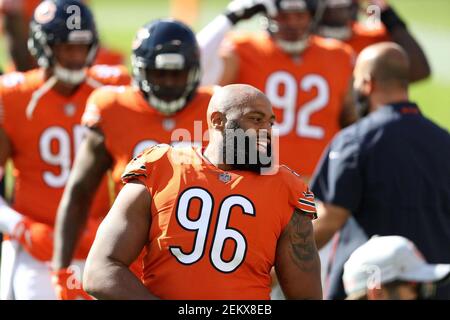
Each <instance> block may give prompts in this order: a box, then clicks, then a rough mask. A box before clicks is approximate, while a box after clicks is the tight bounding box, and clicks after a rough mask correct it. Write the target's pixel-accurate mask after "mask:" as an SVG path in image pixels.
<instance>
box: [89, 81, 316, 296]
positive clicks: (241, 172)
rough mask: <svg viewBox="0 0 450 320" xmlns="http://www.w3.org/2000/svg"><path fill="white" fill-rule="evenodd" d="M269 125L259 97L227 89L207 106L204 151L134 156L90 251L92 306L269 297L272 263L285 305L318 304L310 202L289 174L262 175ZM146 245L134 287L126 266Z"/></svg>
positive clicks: (249, 90)
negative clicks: (288, 301)
mask: <svg viewBox="0 0 450 320" xmlns="http://www.w3.org/2000/svg"><path fill="white" fill-rule="evenodd" d="M274 118H275V115H274V113H273V111H272V106H271V103H270V101H269V100H268V99H267V97H265V95H264V94H263V93H262V92H261V91H259V90H257V89H255V88H254V87H251V86H249V85H230V86H226V87H224V88H222V89H219V90H218V91H217V92H216V93H215V94H214V96H213V97H212V99H211V102H210V104H209V107H208V112H207V121H208V127H209V129H210V132H209V135H210V140H209V144H208V145H207V146H206V148H201V147H192V146H191V147H185V148H178V149H177V148H172V147H170V146H168V145H157V146H154V147H152V148H150V149H147V150H146V151H145V152H143V153H142V154H141V155H139V156H138V157H136V158H134V159H133V161H132V162H131V163H130V164H129V166H128V167H127V168H126V170H125V172H124V174H123V176H122V179H123V181H124V183H125V186H124V188H123V189H122V190H121V192H120V193H119V195H118V197H117V199H116V201H115V203H114V205H113V207H112V209H111V210H110V212H109V213H108V215H107V216H106V218H105V220H104V221H103V222H102V224H101V226H100V228H99V230H98V233H97V237H96V239H95V241H94V244H93V246H92V249H91V251H90V253H89V257H88V260H87V263H86V269H85V273H84V286H85V288H86V290H87V291H88V292H89V293H90V294H92V295H93V296H95V297H96V298H99V299H152V298H161V299H188V300H189V299H233V300H234V299H269V297H270V284H271V277H270V270H271V268H272V267H273V266H274V265H276V266H277V268H276V270H277V272H278V276H279V280H280V284H281V287H282V289H283V291H284V293H285V295H286V296H287V298H292V299H321V298H322V292H321V284H320V261H319V257H318V254H317V250H316V247H315V242H314V238H313V237H311V235H312V223H311V219H313V218H314V216H315V206H314V195H313V194H312V193H311V192H310V191H309V190H308V188H307V186H306V185H305V184H304V183H303V181H302V179H301V178H300V177H299V176H298V175H297V174H296V173H295V172H293V171H291V170H290V169H288V168H287V167H284V166H278V165H276V164H273V169H275V170H273V171H272V172H271V174H268V173H267V172H265V174H263V172H264V171H263V169H267V168H266V166H265V162H264V161H261V160H262V159H265V158H266V157H269V158H270V157H271V155H270V154H269V152H268V150H271V149H272V147H271V144H272V141H271V140H272V139H271V126H272V125H273V123H274ZM255 136H257V138H255ZM252 137H253V138H254V139H253V142H254V143H240V142H239V141H245V140H240V139H241V138H249V139H250V138H252ZM235 138H237V141H238V142H237V143H235V140H236V139H235ZM250 140H252V139H250ZM251 154H257V155H258V157H256V158H254V160H252V157H248V155H251ZM229 155H230V156H229ZM240 155H245V157H244V158H243V159H242V160H240ZM269 162H270V161H269ZM144 247H145V254H144V257H143V262H144V273H143V277H142V281H140V280H139V279H138V278H136V277H135V276H134V274H133V273H131V272H130V270H129V269H128V266H129V264H130V263H132V261H133V260H134V259H135V258H136V257H137V256H138V255H139V253H140V252H141V250H142V249H143V248H144Z"/></svg>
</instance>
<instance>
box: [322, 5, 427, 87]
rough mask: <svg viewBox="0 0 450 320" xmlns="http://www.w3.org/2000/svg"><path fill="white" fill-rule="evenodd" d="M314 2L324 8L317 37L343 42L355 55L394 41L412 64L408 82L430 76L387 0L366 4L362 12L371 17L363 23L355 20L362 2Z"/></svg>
mask: <svg viewBox="0 0 450 320" xmlns="http://www.w3.org/2000/svg"><path fill="white" fill-rule="evenodd" d="M316 1H322V2H324V5H325V6H326V8H325V10H324V12H323V15H322V17H321V19H320V23H319V27H318V29H317V34H319V35H320V36H323V37H326V38H334V39H338V40H341V41H344V42H345V43H347V44H349V45H350V46H351V47H352V48H353V50H354V51H355V52H356V53H357V54H358V53H360V52H361V51H362V50H363V49H364V48H365V47H367V46H369V45H371V44H375V43H378V42H383V41H393V42H396V43H397V44H399V45H400V46H401V47H402V48H403V49H404V50H405V52H406V53H407V54H408V57H409V59H410V61H411V64H410V65H411V67H410V71H409V72H410V73H409V80H410V81H411V82H414V81H419V80H423V79H425V78H428V77H429V76H430V74H431V71H430V66H429V64H428V61H427V58H426V56H425V53H424V52H423V50H422V48H421V46H420V45H419V43H418V42H417V40H416V39H415V38H414V37H413V36H412V34H411V33H410V32H409V31H408V28H407V26H406V24H405V23H404V22H403V20H402V19H401V18H400V17H399V16H398V14H397V13H396V12H395V10H394V8H393V7H392V6H390V5H389V4H388V2H387V1H386V0H371V1H369V3H368V4H369V6H368V7H367V8H365V9H366V12H367V14H371V15H370V16H369V17H368V19H367V21H366V23H364V22H359V21H357V20H355V19H354V8H355V7H357V8H359V7H360V4H359V3H360V2H361V1H358V0H316ZM361 9H362V8H361Z"/></svg>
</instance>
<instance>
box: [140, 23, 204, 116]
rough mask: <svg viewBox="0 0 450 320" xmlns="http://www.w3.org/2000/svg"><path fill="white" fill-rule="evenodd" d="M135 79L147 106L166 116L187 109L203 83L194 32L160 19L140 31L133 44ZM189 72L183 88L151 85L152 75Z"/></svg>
mask: <svg viewBox="0 0 450 320" xmlns="http://www.w3.org/2000/svg"><path fill="white" fill-rule="evenodd" d="M131 64H132V68H133V79H134V81H135V83H136V84H137V85H138V87H139V89H140V90H141V91H142V93H143V94H144V96H145V97H146V98H147V101H148V103H149V104H150V105H151V106H152V107H154V108H155V109H157V110H158V111H160V112H162V113H164V114H172V113H175V112H177V111H179V110H181V109H182V108H184V107H185V106H186V104H187V103H188V102H189V101H190V100H191V99H192V98H193V96H194V95H195V92H196V89H197V87H198V85H199V83H200V49H199V46H198V43H197V39H196V37H195V34H194V33H193V32H192V30H191V29H190V28H189V27H188V26H186V25H185V24H183V23H181V22H179V21H176V20H172V19H161V20H156V21H153V22H150V23H148V24H146V25H145V26H144V27H143V28H141V29H140V30H139V31H138V33H137V35H136V38H135V40H134V42H133V53H132V56H131ZM156 70H158V71H163V72H164V71H186V72H187V81H186V82H185V84H184V85H183V86H175V85H174V86H170V85H161V84H156V83H152V81H151V79H149V72H152V71H156Z"/></svg>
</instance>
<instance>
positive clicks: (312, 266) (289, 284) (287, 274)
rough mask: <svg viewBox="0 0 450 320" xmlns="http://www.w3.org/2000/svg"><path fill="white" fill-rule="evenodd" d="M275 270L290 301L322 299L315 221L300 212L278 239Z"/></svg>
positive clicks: (295, 214)
mask: <svg viewBox="0 0 450 320" xmlns="http://www.w3.org/2000/svg"><path fill="white" fill-rule="evenodd" d="M275 270H276V273H277V277H278V281H279V283H280V286H281V288H282V289H283V293H284V295H285V296H286V298H287V299H305V300H320V299H322V286H321V282H320V259H319V254H318V252H317V248H316V243H315V241H314V232H313V226H312V223H311V219H310V218H308V217H307V216H305V215H304V214H303V213H302V212H301V211H300V210H298V209H296V210H295V211H294V214H293V215H292V218H291V221H290V222H289V224H288V225H287V226H286V229H285V230H284V232H283V233H282V235H281V237H280V238H279V239H278V245H277V252H276V257H275Z"/></svg>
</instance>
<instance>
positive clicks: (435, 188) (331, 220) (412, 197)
mask: <svg viewBox="0 0 450 320" xmlns="http://www.w3.org/2000/svg"><path fill="white" fill-rule="evenodd" d="M409 64H410V62H409V59H408V56H407V54H406V52H405V51H404V50H403V49H402V48H401V47H400V46H399V45H397V44H395V43H392V42H383V43H379V44H375V45H372V46H369V47H367V48H366V49H364V50H363V51H362V52H361V54H360V55H359V57H358V59H357V62H356V66H355V71H354V90H355V96H357V97H358V101H359V103H358V105H359V110H360V113H361V116H363V118H362V119H361V120H359V121H358V122H356V123H355V124H353V125H351V126H349V127H347V128H345V129H344V130H342V131H341V132H340V133H338V134H337V135H336V136H335V138H334V139H333V141H332V142H331V143H330V146H329V147H328V148H327V150H326V152H325V153H324V155H323V157H322V159H321V161H320V164H319V165H318V167H317V169H316V172H315V174H314V177H313V179H312V182H311V188H312V190H313V192H314V193H315V195H316V198H317V199H318V201H319V206H318V213H319V219H317V220H316V221H315V224H314V234H315V239H316V242H317V245H318V247H319V248H320V247H322V246H323V245H324V244H325V243H327V242H328V241H329V239H330V238H331V237H332V236H333V234H334V233H335V232H336V231H338V230H339V229H340V228H341V227H342V226H343V225H344V224H345V223H346V221H347V220H348V219H349V218H350V217H354V218H355V220H356V221H357V222H358V224H359V225H360V226H361V228H362V229H363V231H364V232H365V233H366V235H367V236H368V237H371V236H372V235H375V234H377V235H381V236H383V235H393V234H394V235H400V236H404V237H407V238H408V239H411V240H412V241H413V242H414V243H415V244H416V245H417V247H418V248H419V250H420V251H421V252H423V254H424V256H425V258H426V260H427V261H429V262H431V263H450V251H449V250H448V243H450V216H449V214H448V213H449V212H450V201H449V199H450V189H449V188H448V186H449V185H450V163H449V161H448V159H449V158H450V135H449V133H448V132H447V131H446V130H445V129H442V128H440V127H438V126H437V125H436V124H434V123H433V122H431V121H430V120H428V119H427V118H426V117H424V116H423V115H422V113H421V111H420V109H419V107H418V106H417V105H416V104H415V103H413V102H411V101H410V100H409V94H408V87H409V85H408V83H409ZM431 142H432V143H431ZM436 297H437V298H439V299H448V298H450V286H445V287H444V286H443V287H442V288H440V289H438V291H437V295H436Z"/></svg>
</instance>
